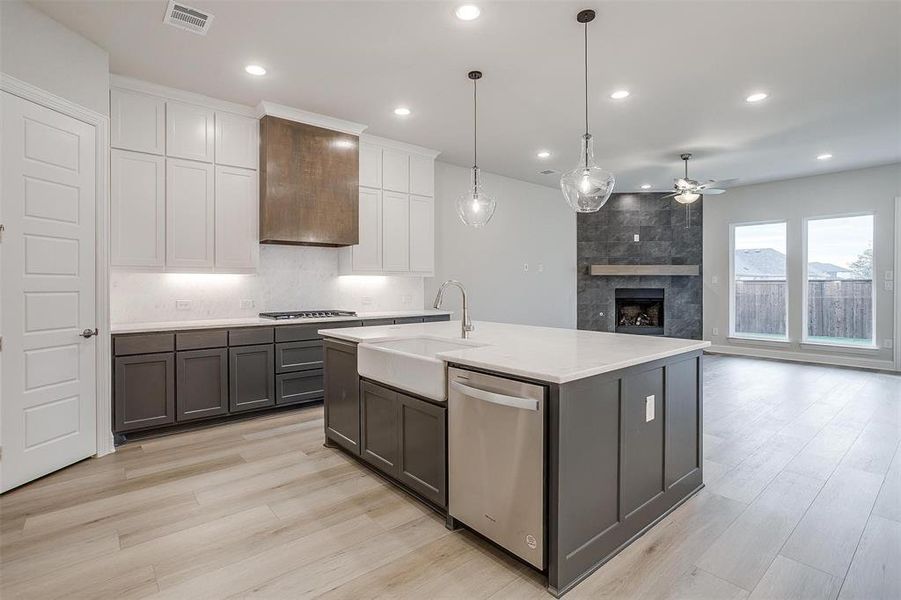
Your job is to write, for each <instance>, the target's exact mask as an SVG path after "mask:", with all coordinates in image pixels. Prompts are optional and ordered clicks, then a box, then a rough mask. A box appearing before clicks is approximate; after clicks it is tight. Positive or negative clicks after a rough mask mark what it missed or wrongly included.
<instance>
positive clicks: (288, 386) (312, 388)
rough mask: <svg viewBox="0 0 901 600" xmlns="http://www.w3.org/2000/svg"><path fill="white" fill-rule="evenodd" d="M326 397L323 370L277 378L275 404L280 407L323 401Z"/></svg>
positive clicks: (282, 374) (283, 375)
mask: <svg viewBox="0 0 901 600" xmlns="http://www.w3.org/2000/svg"><path fill="white" fill-rule="evenodd" d="M324 395H325V388H324V385H323V380H322V369H313V370H309V371H297V372H294V373H281V374H279V375H276V376H275V403H276V404H278V405H279V406H284V405H286V404H301V403H303V402H313V401H316V400H322V397H323V396H324Z"/></svg>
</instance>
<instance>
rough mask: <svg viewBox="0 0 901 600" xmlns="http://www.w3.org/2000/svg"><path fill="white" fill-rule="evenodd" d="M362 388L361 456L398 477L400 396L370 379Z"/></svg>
mask: <svg viewBox="0 0 901 600" xmlns="http://www.w3.org/2000/svg"><path fill="white" fill-rule="evenodd" d="M360 388H361V389H360V456H361V457H362V458H363V460H365V461H366V462H368V463H370V464H371V465H373V466H375V467H376V468H378V469H379V470H380V471H383V472H385V473H387V474H388V475H391V476H393V477H397V476H398V475H399V473H400V471H399V470H398V460H397V459H398V451H399V449H400V444H399V443H398V439H399V434H400V429H399V428H398V421H399V417H400V410H399V408H400V405H399V404H398V400H397V397H398V395H397V393H396V392H393V391H391V390H389V389H386V388H383V387H381V386H378V385H374V384H372V383H369V382H368V381H364V382H363V383H362V384H361V385H360Z"/></svg>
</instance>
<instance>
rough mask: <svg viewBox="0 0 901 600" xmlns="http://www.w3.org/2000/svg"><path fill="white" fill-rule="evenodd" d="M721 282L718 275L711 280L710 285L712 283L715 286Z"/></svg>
mask: <svg viewBox="0 0 901 600" xmlns="http://www.w3.org/2000/svg"><path fill="white" fill-rule="evenodd" d="M719 282H720V278H719V277H717V276H716V275H714V276H713V277H711V278H710V283H712V284H713V285H716V284H718V283H719Z"/></svg>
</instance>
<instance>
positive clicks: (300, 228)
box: [260, 103, 365, 247]
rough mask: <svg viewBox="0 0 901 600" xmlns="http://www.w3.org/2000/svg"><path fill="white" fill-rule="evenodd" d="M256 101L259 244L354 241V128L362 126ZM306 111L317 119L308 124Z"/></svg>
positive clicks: (356, 211)
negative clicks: (259, 105) (258, 107)
mask: <svg viewBox="0 0 901 600" xmlns="http://www.w3.org/2000/svg"><path fill="white" fill-rule="evenodd" d="M262 104H263V108H264V110H263V111H261V112H263V113H264V116H262V117H261V118H260V243H261V244H289V245H299V246H332V247H336V246H351V245H354V244H357V243H358V242H359V217H358V214H359V188H358V185H359V162H360V158H359V157H360V151H359V140H360V138H359V133H360V132H361V131H362V130H363V129H364V128H365V126H362V125H357V124H354V123H347V122H344V121H339V120H338V119H330V118H329V117H323V116H322V115H313V113H305V112H303V111H297V110H295V109H290V108H287V107H278V105H270V104H269V103H262ZM279 108H281V109H283V110H278V109H279ZM273 109H276V110H273ZM273 113H278V114H273ZM298 115H299V117H298ZM310 115H312V116H313V117H314V119H312V120H313V121H314V122H316V123H317V124H315V125H314V124H310V120H311V119H309V118H307V117H309V116H310ZM300 119H303V120H304V121H305V122H300ZM319 124H323V125H324V126H322V127H320V126H318V125H319ZM332 124H337V125H338V126H337V127H335V128H330V127H329V125H332ZM341 124H346V125H350V126H353V127H341ZM339 128H340V130H339Z"/></svg>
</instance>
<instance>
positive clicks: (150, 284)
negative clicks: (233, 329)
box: [110, 245, 424, 323]
mask: <svg viewBox="0 0 901 600" xmlns="http://www.w3.org/2000/svg"><path fill="white" fill-rule="evenodd" d="M423 305H424V304H423V279H422V278H421V277H394V276H391V277H389V276H375V275H374V276H357V275H339V274H338V251H337V250H335V249H334V248H316V247H305V246H269V245H262V246H260V267H259V269H258V271H257V273H256V274H255V275H229V274H210V273H196V274H195V273H145V272H133V271H121V270H114V271H113V272H112V274H111V276H110V320H111V321H112V322H113V323H135V322H143V321H154V322H155V321H182V320H194V319H220V318H233V317H253V316H256V315H257V313H259V312H262V311H276V310H314V309H344V310H356V311H361V312H363V311H382V310H413V309H421V308H423Z"/></svg>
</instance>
